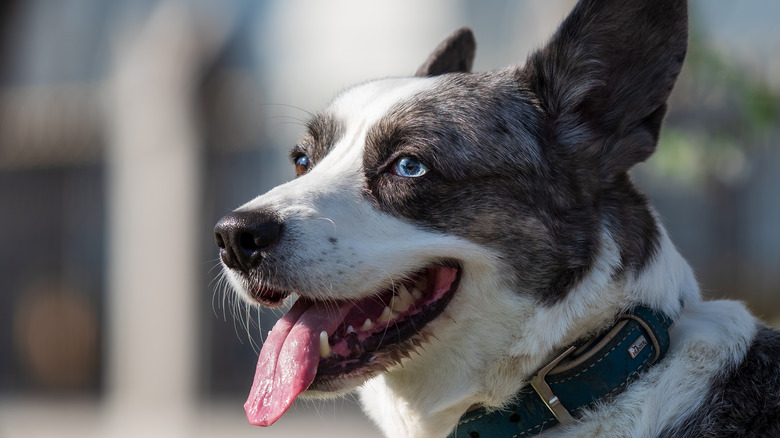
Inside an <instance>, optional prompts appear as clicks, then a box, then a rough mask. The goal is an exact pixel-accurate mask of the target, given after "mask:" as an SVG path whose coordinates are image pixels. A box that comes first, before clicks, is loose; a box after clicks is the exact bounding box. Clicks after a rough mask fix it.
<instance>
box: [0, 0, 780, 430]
mask: <svg viewBox="0 0 780 438" xmlns="http://www.w3.org/2000/svg"><path fill="white" fill-rule="evenodd" d="M572 4H573V2H572V1H552V2H551V1H546V0H537V1H524V2H518V1H511V0H490V1H481V2H476V1H466V0H459V1H455V0H453V1H443V0H431V1H426V2H417V1H414V0H400V1H399V0H392V1H391V0H383V1H375V2H361V1H358V0H338V1H329V2H318V1H313V0H312V1H302V0H294V1H290V0H288V1H280V0H261V1H255V0H221V1H218V0H190V1H186V0H179V1H168V0H56V1H54V0H3V2H2V3H0V438H15V437H25V438H27V437H51V436H57V437H113V436H116V437H120V436H122V437H123V436H128V437H130V436H148V437H199V436H204V437H205V436H268V437H274V436H286V437H295V436H304V435H307V436H308V435H310V434H314V433H317V434H318V435H320V436H340V437H351V436H354V437H365V436H376V435H377V432H376V431H375V430H374V429H373V427H372V426H371V425H370V424H369V423H368V421H367V420H366V419H364V418H363V416H362V414H360V413H359V410H358V408H357V407H356V404H355V403H354V400H352V399H346V400H340V401H337V402H330V403H309V404H307V403H296V405H295V406H294V407H293V408H292V410H291V413H290V414H288V415H286V416H285V417H284V418H283V419H282V420H280V421H279V422H278V423H277V424H276V425H275V426H273V427H272V428H269V429H259V428H255V427H252V426H249V425H248V424H246V420H245V418H244V414H243V408H242V405H243V402H244V398H245V397H246V394H247V393H248V390H249V386H250V384H251V380H252V376H253V373H254V367H255V361H256V357H257V351H258V344H260V343H261V339H262V336H261V332H260V330H259V329H258V322H260V324H261V325H262V327H263V329H264V330H268V329H269V328H270V326H271V325H272V324H273V320H274V319H275V317H276V316H278V315H274V314H273V313H268V314H264V313H262V314H256V313H255V312H254V311H252V312H250V311H247V310H246V309H245V308H244V307H243V306H242V305H241V304H239V303H236V302H235V300H234V299H233V298H232V297H231V296H230V294H225V293H224V292H223V291H221V289H220V288H219V287H218V281H217V277H218V271H219V268H218V259H217V252H216V248H215V246H214V243H213V232H212V228H213V224H214V223H215V222H216V221H217V220H218V219H219V217H221V216H222V215H224V214H226V213H227V212H229V211H230V210H231V209H233V208H235V207H237V206H238V205H240V204H242V203H244V202H246V201H247V200H249V199H251V198H252V197H254V196H256V195H258V194H260V193H262V192H264V191H266V190H268V189H269V188H271V187H273V186H274V185H276V184H278V183H280V182H282V181H285V180H286V179H289V178H291V177H292V176H293V173H294V172H293V168H292V166H291V165H289V163H288V161H287V149H288V148H289V147H290V146H291V145H293V144H294V142H295V140H296V138H297V137H298V135H300V134H301V133H302V131H303V123H302V122H303V121H304V120H305V119H306V118H307V117H308V114H309V112H314V111H316V110H317V109H318V108H321V107H323V106H324V105H325V104H327V102H328V100H329V99H330V98H331V97H332V96H333V95H334V93H336V92H337V91H338V90H340V89H342V88H343V87H345V86H348V85H350V84H354V83H355V82H359V81H365V80H368V79H371V78H377V77H383V76H398V75H408V74H411V73H412V72H414V71H415V70H416V68H417V67H418V66H419V65H420V64H421V63H422V62H423V60H424V59H425V58H426V56H427V55H428V53H429V52H430V51H431V50H432V49H433V48H434V47H435V46H436V44H438V42H439V41H441V40H442V39H443V38H444V37H445V36H446V35H448V34H449V33H450V32H451V31H452V30H454V29H456V28H458V27H460V26H464V25H467V26H470V27H472V28H473V29H474V30H475V33H476V35H477V40H478V45H479V46H478V50H477V59H476V62H475V70H476V71H484V70H488V69H492V68H496V67H501V66H504V65H507V64H510V63H522V62H523V61H524V59H525V56H526V54H527V53H528V51H529V50H532V49H534V48H538V47H539V46H540V45H541V44H543V42H544V41H545V40H546V38H547V37H548V36H549V35H550V34H551V33H552V32H553V31H554V29H555V27H556V25H557V24H558V23H559V22H560V20H561V19H562V18H563V17H564V16H565V14H566V13H567V12H568V11H569V10H570V8H571V6H572ZM778 20H780V2H777V1H775V0H743V1H740V2H733V1H731V0H692V2H691V26H692V31H691V48H690V51H689V56H688V61H687V64H686V67H685V69H684V71H683V73H682V75H681V78H680V80H679V83H678V85H677V88H676V89H675V92H674V94H673V97H672V101H671V104H670V110H669V116H668V121H667V124H666V127H665V130H664V132H663V137H662V139H661V145H660V148H659V150H658V153H656V155H655V156H654V157H653V158H652V159H651V160H650V161H649V162H648V163H645V164H642V165H640V166H639V167H638V168H637V169H636V170H635V172H634V175H635V178H636V179H637V181H638V182H639V184H640V185H641V187H642V188H643V189H644V190H645V191H646V192H647V193H648V194H649V195H650V197H651V198H652V199H653V201H654V202H655V205H656V207H657V208H658V210H659V212H660V215H661V216H662V217H663V218H664V221H665V223H666V225H667V227H668V229H669V232H670V234H671V235H672V240H673V241H674V242H676V244H677V245H678V247H679V249H680V251H681V252H682V254H683V255H684V256H685V257H686V258H687V259H688V260H689V261H690V262H691V264H692V265H693V267H694V269H695V271H696V272H697V274H698V277H699V280H700V282H701V284H702V289H703V291H704V293H705V295H706V296H707V297H709V298H721V297H731V298H737V299H741V300H744V301H746V302H747V303H748V305H749V306H750V308H751V309H752V310H753V311H754V312H756V313H757V314H758V315H760V316H761V317H762V318H763V319H764V320H765V321H766V322H767V323H769V324H773V325H778V323H780V293H778V292H780V225H778V224H780V147H778V144H780V32H779V31H778V28H777V22H778Z"/></svg>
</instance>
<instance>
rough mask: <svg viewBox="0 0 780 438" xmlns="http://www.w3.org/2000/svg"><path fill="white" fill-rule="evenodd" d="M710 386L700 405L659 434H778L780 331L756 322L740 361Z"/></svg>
mask: <svg viewBox="0 0 780 438" xmlns="http://www.w3.org/2000/svg"><path fill="white" fill-rule="evenodd" d="M711 384H712V388H711V390H710V392H709V394H707V397H706V401H705V403H703V404H702V406H701V408H699V409H698V410H695V411H694V412H691V413H686V414H688V415H687V417H686V418H685V419H684V421H682V422H681V424H680V425H679V426H677V427H674V428H669V429H666V430H664V431H663V432H662V433H661V434H660V435H659V436H660V437H664V438H666V437H669V438H671V437H679V438H716V437H726V436H728V437H746V438H747V437H756V438H758V437H767V438H769V437H779V436H780V391H778V388H780V333H778V332H776V331H774V330H771V329H769V328H767V327H763V326H761V327H760V328H759V329H758V331H757V333H756V336H755V337H754V338H753V342H752V344H751V346H750V349H749V350H748V352H747V354H746V355H745V357H744V359H742V362H740V363H738V364H736V363H735V364H731V366H730V367H729V368H727V369H724V370H723V373H722V374H720V375H717V376H714V377H713V378H712V382H711Z"/></svg>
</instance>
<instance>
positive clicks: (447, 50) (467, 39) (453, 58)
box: [414, 27, 477, 76]
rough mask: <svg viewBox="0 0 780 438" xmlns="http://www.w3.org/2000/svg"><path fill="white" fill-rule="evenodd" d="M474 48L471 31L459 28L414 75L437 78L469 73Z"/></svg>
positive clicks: (474, 43)
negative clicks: (441, 75) (457, 73)
mask: <svg viewBox="0 0 780 438" xmlns="http://www.w3.org/2000/svg"><path fill="white" fill-rule="evenodd" d="M476 47H477V42H476V41H475V40H474V33H472V32H471V29H469V28H467V27H463V28H460V29H458V30H456V31H455V32H454V33H453V34H452V35H450V36H449V37H447V39H446V40H444V41H442V42H441V44H439V46H438V47H436V49H435V50H434V51H433V53H431V56H429V57H428V59H427V60H426V61H425V63H424V64H423V65H422V66H420V68H419V69H417V73H415V74H414V75H415V76H438V75H440V74H444V73H454V72H465V73H467V72H470V71H471V64H472V63H473V62H474V51H475V50H476Z"/></svg>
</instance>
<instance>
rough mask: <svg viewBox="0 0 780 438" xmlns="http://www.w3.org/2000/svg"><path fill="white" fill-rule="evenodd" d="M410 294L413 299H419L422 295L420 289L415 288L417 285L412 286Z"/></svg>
mask: <svg viewBox="0 0 780 438" xmlns="http://www.w3.org/2000/svg"><path fill="white" fill-rule="evenodd" d="M411 295H412V298H413V299H415V300H419V299H420V298H422V296H423V294H422V291H421V290H420V289H417V286H415V287H413V288H412V292H411Z"/></svg>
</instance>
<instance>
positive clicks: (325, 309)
mask: <svg viewBox="0 0 780 438" xmlns="http://www.w3.org/2000/svg"><path fill="white" fill-rule="evenodd" d="M351 308H352V304H350V303H344V304H341V305H339V306H338V307H336V306H334V305H333V303H313V302H311V301H309V300H306V299H305V298H300V299H298V301H296V302H295V304H293V306H292V308H290V311H289V312H287V314H286V315H284V317H282V319H280V320H279V321H278V322H277V323H276V325H274V328H273V329H272V330H271V333H269V334H268V338H267V339H266V340H265V342H264V343H263V349H262V350H261V351H260V357H259V358H258V360H257V369H256V370H255V380H254V382H253V383H252V389H251V391H250V392H249V398H247V400H246V403H244V410H245V411H246V417H247V419H248V420H249V422H250V423H251V424H254V425H257V426H270V425H271V424H273V423H274V422H275V421H276V420H278V419H279V417H281V416H282V414H284V413H285V412H286V411H287V409H289V408H290V405H292V402H293V400H295V397H298V395H299V394H300V393H302V392H303V391H305V390H306V388H308V387H309V385H311V382H313V381H314V376H315V375H316V374H317V364H318V363H319V360H320V353H319V340H320V332H322V331H325V332H327V333H328V335H330V334H332V333H333V332H334V331H335V330H336V328H337V327H338V326H339V324H341V321H342V320H343V319H344V317H345V316H346V314H347V313H348V312H349V310H350V309H351Z"/></svg>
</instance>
